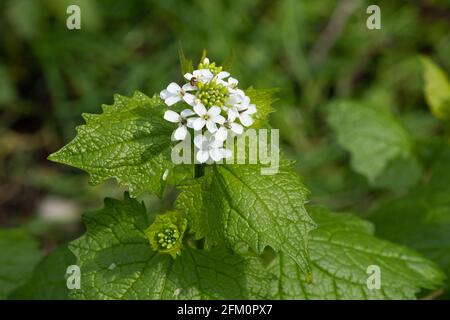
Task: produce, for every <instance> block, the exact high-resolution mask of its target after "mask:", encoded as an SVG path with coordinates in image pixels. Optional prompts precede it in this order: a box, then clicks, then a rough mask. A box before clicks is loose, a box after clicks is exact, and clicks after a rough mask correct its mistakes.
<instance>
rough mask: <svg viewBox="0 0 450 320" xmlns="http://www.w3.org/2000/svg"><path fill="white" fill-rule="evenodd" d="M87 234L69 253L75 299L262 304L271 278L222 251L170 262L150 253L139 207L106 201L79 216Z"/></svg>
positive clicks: (254, 263)
mask: <svg viewBox="0 0 450 320" xmlns="http://www.w3.org/2000/svg"><path fill="white" fill-rule="evenodd" d="M83 221H84V223H85V225H86V228H87V232H86V234H85V235H84V236H83V237H81V238H80V239H78V240H75V241H73V242H72V243H71V245H70V248H71V250H72V251H73V252H74V254H75V256H76V257H77V264H78V265H79V266H80V268H81V289H80V290H75V291H73V293H72V294H73V297H74V298H78V299H177V298H179V299H224V298H227V299H240V298H265V297H266V296H267V294H268V289H269V286H270V284H269V282H270V281H271V279H273V278H272V277H271V275H270V274H268V273H267V272H265V271H264V270H263V269H262V268H261V262H260V259H259V258H250V257H244V256H239V255H234V254H232V253H231V252H230V251H228V250H227V249H224V248H215V249H214V250H211V251H203V250H198V249H194V248H191V247H188V246H185V247H184V248H183V250H182V252H181V256H179V257H177V259H172V257H170V256H169V255H167V254H159V253H157V252H155V251H153V250H152V249H151V247H150V244H149V242H148V239H147V237H146V235H145V230H146V229H147V227H148V225H149V221H148V218H147V213H146V210H145V208H144V206H143V205H142V204H140V203H139V202H137V201H136V200H134V199H131V198H129V197H128V196H127V195H126V196H125V199H124V201H118V200H113V199H106V200H105V207H104V209H102V210H99V211H97V212H92V213H89V214H86V215H84V216H83Z"/></svg>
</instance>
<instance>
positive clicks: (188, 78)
mask: <svg viewBox="0 0 450 320" xmlns="http://www.w3.org/2000/svg"><path fill="white" fill-rule="evenodd" d="M193 76H194V75H193V74H192V73H190V72H188V73H185V74H184V78H185V79H186V80H188V81H191V79H192V77H193Z"/></svg>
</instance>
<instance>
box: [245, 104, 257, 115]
mask: <svg viewBox="0 0 450 320" xmlns="http://www.w3.org/2000/svg"><path fill="white" fill-rule="evenodd" d="M246 113H247V114H254V113H256V105H254V104H250V105H248V108H247V111H246Z"/></svg>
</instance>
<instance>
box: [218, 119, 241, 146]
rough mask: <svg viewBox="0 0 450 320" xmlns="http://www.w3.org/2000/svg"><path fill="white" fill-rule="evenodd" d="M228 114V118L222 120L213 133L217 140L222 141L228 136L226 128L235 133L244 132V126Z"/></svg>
mask: <svg viewBox="0 0 450 320" xmlns="http://www.w3.org/2000/svg"><path fill="white" fill-rule="evenodd" d="M233 121H234V119H232V118H231V117H230V116H228V120H227V121H225V122H224V124H223V125H221V126H220V128H219V129H218V130H217V132H216V133H215V137H216V139H217V140H220V141H224V140H226V139H227V137H228V130H231V131H233V132H234V133H235V134H236V135H241V134H242V133H243V132H244V127H242V126H241V125H240V124H239V123H236V122H233Z"/></svg>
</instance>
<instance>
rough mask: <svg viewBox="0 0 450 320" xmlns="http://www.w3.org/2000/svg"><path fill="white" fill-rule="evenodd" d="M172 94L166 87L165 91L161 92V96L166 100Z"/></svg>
mask: <svg viewBox="0 0 450 320" xmlns="http://www.w3.org/2000/svg"><path fill="white" fill-rule="evenodd" d="M170 95H171V94H170V93H169V91H167V90H166V89H164V90H163V91H161V92H160V94H159V96H160V97H161V99H163V100H165V99H167V97H168V96H170Z"/></svg>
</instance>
